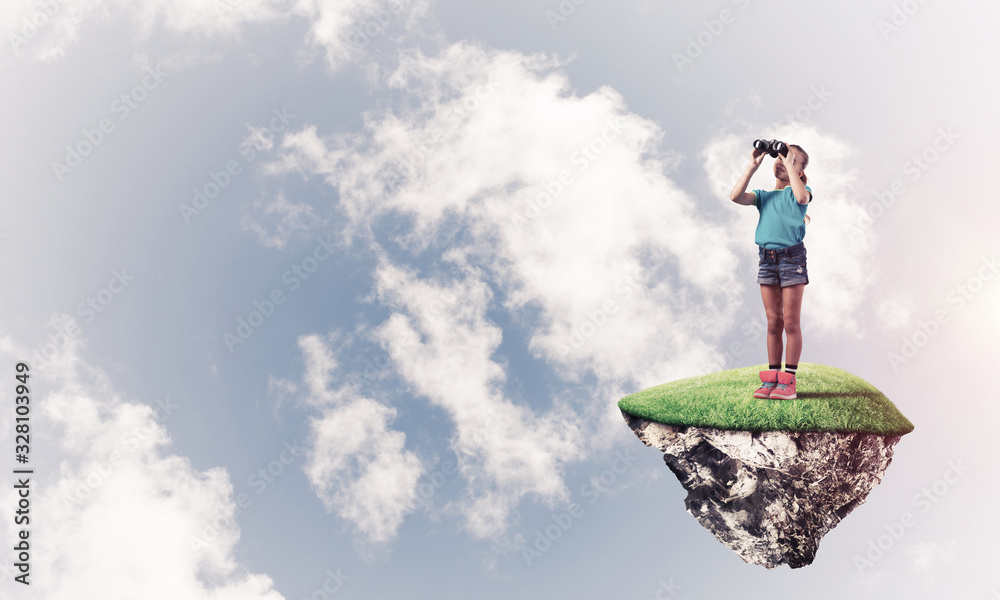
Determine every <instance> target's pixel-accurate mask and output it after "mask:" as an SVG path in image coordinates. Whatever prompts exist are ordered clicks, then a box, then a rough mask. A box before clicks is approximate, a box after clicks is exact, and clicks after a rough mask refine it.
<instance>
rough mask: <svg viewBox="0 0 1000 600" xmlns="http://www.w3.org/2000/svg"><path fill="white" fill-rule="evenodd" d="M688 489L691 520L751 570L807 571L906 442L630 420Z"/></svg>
mask: <svg viewBox="0 0 1000 600" xmlns="http://www.w3.org/2000/svg"><path fill="white" fill-rule="evenodd" d="M622 414H623V415H624V416H625V421H626V422H627V423H628V425H629V427H630V428H631V429H632V431H633V432H635V434H636V436H638V437H639V439H640V440H642V442H643V443H644V444H646V445H647V446H652V447H655V448H658V449H659V450H661V451H662V452H663V460H664V462H666V463H667V466H668V467H669V468H670V470H671V471H673V473H674V475H676V476H677V479H679V480H680V482H681V485H683V486H684V489H686V490H687V491H688V495H687V498H686V499H685V500H684V503H685V505H686V506H687V510H688V512H689V513H691V514H692V515H694V517H695V518H697V519H698V521H699V522H700V523H701V524H702V525H703V526H704V527H705V528H706V529H708V530H709V531H711V532H712V533H714V534H715V537H716V538H718V540H719V541H720V542H722V543H723V544H726V545H727V546H729V547H730V548H732V550H733V551H734V552H736V554H738V555H739V556H740V558H742V559H743V560H745V561H746V562H748V563H751V564H755V565H761V566H763V567H767V568H768V569H773V568H774V567H776V566H778V565H782V564H787V565H789V566H790V567H792V568H793V569H794V568H798V567H804V566H806V565H808V564H810V563H812V561H813V559H814V558H815V557H816V550H817V548H818V547H819V540H820V539H821V538H822V537H823V536H824V535H826V533H827V532H828V531H830V530H831V529H833V528H834V527H836V525H837V524H838V523H839V522H840V521H841V520H842V519H843V518H844V517H846V516H847V515H848V514H849V513H850V512H851V511H852V510H854V509H855V508H856V507H857V506H859V505H860V504H862V503H864V501H865V498H866V497H867V496H868V493H869V492H870V491H871V490H872V488H874V487H875V486H876V485H878V484H879V483H880V482H881V481H882V476H883V474H884V473H885V470H886V469H887V468H888V467H889V464H890V463H891V462H892V454H893V447H894V446H895V444H896V442H898V441H899V437H898V436H897V437H894V436H882V435H875V434H868V433H833V432H786V431H764V432H749V431H729V430H722V429H713V428H709V427H686V426H674V425H664V424H662V423H656V422H653V421H649V420H647V419H643V418H640V417H635V416H632V415H629V414H628V413H624V412H623V413H622Z"/></svg>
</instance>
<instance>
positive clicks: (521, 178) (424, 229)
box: [272, 43, 739, 383]
mask: <svg viewBox="0 0 1000 600" xmlns="http://www.w3.org/2000/svg"><path fill="white" fill-rule="evenodd" d="M558 66H559V63H558V62H557V61H554V60H552V59H549V58H546V57H544V56H525V55H522V54H519V53H514V52H501V51H492V50H487V49H483V48H480V47H477V46H475V45H470V44H466V43H459V44H455V45H453V46H451V47H449V48H447V49H446V50H444V51H442V52H441V53H440V55H437V56H425V55H424V54H422V53H419V52H412V53H406V54H405V55H404V56H403V59H402V62H401V64H400V66H399V69H398V71H397V72H396V74H395V75H394V76H393V77H390V78H389V82H390V84H391V85H393V86H396V87H399V88H401V89H405V90H406V92H407V93H409V94H412V95H413V96H414V101H413V102H412V105H413V106H414V107H415V108H413V109H411V110H407V111H400V112H398V113H393V112H388V113H384V114H377V113H370V114H368V115H367V118H366V131H365V133H364V134H343V135H333V136H330V137H329V138H327V139H323V138H320V137H319V135H318V133H317V132H316V130H315V129H314V128H306V129H303V130H301V131H300V132H298V133H296V134H293V135H289V136H286V138H285V139H284V141H283V148H284V149H285V156H284V158H283V160H282V161H280V162H279V163H278V164H275V165H272V171H273V172H283V171H290V170H300V171H303V172H306V173H309V174H320V175H322V176H324V177H325V178H326V180H327V181H328V182H330V183H331V185H335V186H336V187H337V188H338V191H339V194H340V208H341V210H343V212H344V213H345V214H346V215H347V217H348V218H349V219H350V221H351V225H352V226H353V227H354V228H355V229H356V230H358V231H362V232H363V231H365V230H368V229H370V228H371V226H372V224H373V223H375V222H377V221H378V220H379V219H380V218H383V217H386V216H389V215H395V216H402V217H404V218H405V219H407V220H408V221H409V222H411V223H412V227H410V228H409V229H408V230H406V231H404V232H402V233H401V234H400V235H398V236H397V237H396V238H395V239H393V240H391V242H392V243H393V244H399V245H402V246H403V247H404V248H406V249H408V250H410V251H412V252H413V253H414V254H417V253H419V252H422V251H423V250H424V249H426V248H427V247H430V246H433V247H435V248H437V249H439V250H440V249H445V248H449V249H450V251H451V252H452V255H453V258H454V260H455V261H457V262H463V261H465V262H468V263H469V264H476V265H480V266H482V268H483V269H484V271H485V275H486V277H487V278H488V279H489V280H490V281H493V282H495V283H497V284H498V285H500V286H501V289H502V291H503V296H502V297H500V298H498V301H499V302H501V303H502V304H503V305H504V307H505V308H506V309H507V310H508V311H509V312H511V313H512V314H520V313H522V312H524V311H532V312H536V311H537V314H538V316H539V321H538V322H537V323H533V324H532V327H533V333H532V337H531V340H530V347H531V350H532V351H533V352H534V353H535V355H536V356H538V357H539V358H542V359H544V360H546V361H549V362H551V363H552V364H553V365H555V366H557V367H559V368H561V369H562V373H563V374H564V375H566V376H567V377H570V378H576V377H579V376H582V375H583V374H585V373H588V372H593V373H596V374H597V375H598V376H599V377H601V378H602V379H608V380H612V379H617V380H624V379H632V380H636V381H641V382H643V383H647V382H657V381H662V379H663V378H664V377H665V376H666V377H669V376H671V375H672V374H678V375H679V374H682V373H691V372H693V371H695V370H696V369H697V368H698V365H702V364H704V363H705V362H706V361H708V360H709V359H710V358H711V357H713V356H714V355H715V353H716V351H715V349H714V347H713V345H712V343H711V341H712V340H713V339H715V338H717V337H718V336H719V335H720V334H721V333H722V332H723V331H724V329H725V327H726V326H727V325H729V324H731V318H732V314H733V311H734V307H735V306H736V305H737V304H738V299H739V294H738V292H739V285H738V282H737V280H736V278H735V277H734V274H733V271H734V268H735V266H736V263H737V259H736V256H735V254H734V253H733V251H732V245H733V240H732V237H731V235H730V234H729V233H728V232H727V230H726V229H725V228H724V227H722V226H720V225H718V224H716V223H713V222H711V221H708V220H705V219H703V218H700V217H699V216H698V215H697V211H696V202H695V200H694V199H693V198H692V197H690V196H689V195H688V194H686V193H685V192H684V191H682V190H680V189H679V188H678V187H677V186H676V185H675V184H673V182H672V181H671V180H670V179H669V178H668V177H667V176H666V175H665V173H666V172H667V171H669V170H670V169H672V168H673V165H674V158H673V157H672V156H670V155H666V154H663V153H662V152H661V151H660V150H659V146H660V145H661V142H662V132H661V131H660V130H659V128H658V127H657V126H656V125H655V124H654V123H652V122H650V121H648V120H646V119H643V118H641V117H639V116H638V115H635V114H633V113H629V112H628V111H627V109H626V108H625V106H624V101H623V99H622V98H621V96H620V95H618V94H617V93H616V92H614V90H612V89H610V88H601V89H599V90H597V91H595V92H594V93H592V94H590V95H588V96H586V97H583V98H580V97H576V96H573V95H571V94H570V92H569V82H568V81H567V80H566V78H565V76H564V75H563V74H562V73H561V72H559V71H558V70H557V67H558ZM459 232H461V235H462V236H464V237H463V239H464V240H468V241H463V243H461V244H457V245H456V243H455V242H456V240H457V239H458V238H459V235H460V234H459ZM388 241H389V240H374V242H373V243H375V244H379V245H380V244H384V243H386V242H388Z"/></svg>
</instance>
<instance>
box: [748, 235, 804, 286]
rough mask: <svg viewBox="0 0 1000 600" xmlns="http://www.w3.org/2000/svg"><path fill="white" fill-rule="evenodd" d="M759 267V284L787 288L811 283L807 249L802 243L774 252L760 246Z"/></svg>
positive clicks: (777, 249)
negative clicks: (807, 267) (807, 266)
mask: <svg viewBox="0 0 1000 600" xmlns="http://www.w3.org/2000/svg"><path fill="white" fill-rule="evenodd" d="M758 248H759V252H758V259H759V265H758V269H757V283H759V284H761V285H780V286H781V287H787V286H789V285H795V284H797V283H805V284H808V283H809V271H807V270H806V247H805V245H804V244H803V243H802V242H799V243H798V244H795V245H794V246H788V247H787V248H776V249H773V250H768V249H765V248H763V247H761V246H758Z"/></svg>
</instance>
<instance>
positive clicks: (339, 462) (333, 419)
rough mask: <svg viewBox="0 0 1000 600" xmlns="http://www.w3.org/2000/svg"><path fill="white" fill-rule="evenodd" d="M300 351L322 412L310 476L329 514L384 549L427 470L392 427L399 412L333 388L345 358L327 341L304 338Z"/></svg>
mask: <svg viewBox="0 0 1000 600" xmlns="http://www.w3.org/2000/svg"><path fill="white" fill-rule="evenodd" d="M328 339H330V341H333V340H334V339H335V338H328ZM299 349H300V350H301V351H302V356H303V360H304V361H305V363H306V366H305V373H304V375H303V384H304V386H305V387H306V389H307V390H308V397H307V399H306V401H307V402H308V403H309V404H310V405H313V406H316V407H319V408H320V410H321V413H320V416H319V417H312V418H310V420H309V427H310V448H309V450H308V452H307V456H308V457H307V461H306V464H305V465H304V466H303V471H305V473H306V476H307V477H308V478H309V481H310V483H311V484H312V487H313V490H314V491H315V492H316V494H317V495H318V496H319V498H320V499H321V500H322V501H323V504H324V505H325V506H326V508H327V510H330V511H335V512H336V513H337V514H338V515H339V516H340V517H341V518H342V519H344V520H345V521H347V522H349V523H351V524H352V525H353V527H354V529H355V533H356V534H357V537H356V539H357V541H358V542H360V544H361V545H362V547H363V549H364V550H365V551H370V550H374V549H377V548H378V547H380V546H384V545H385V544H386V543H387V542H390V541H392V539H393V538H394V537H395V535H396V531H397V530H398V528H399V526H400V525H401V524H402V522H403V519H404V517H405V516H406V515H407V514H408V513H410V512H412V511H413V510H414V504H415V501H416V486H417V480H418V479H419V478H420V476H421V475H422V474H423V472H424V470H425V469H424V466H423V464H422V463H421V461H420V459H419V458H418V457H417V456H416V454H414V453H413V452H411V451H408V450H406V449H405V444H406V435H405V434H403V433H402V432H399V431H396V430H392V429H390V428H389V427H388V424H389V422H390V421H392V420H393V419H394V418H395V417H396V410H395V409H393V408H390V407H387V406H385V405H383V404H381V403H379V402H376V401H374V400H371V399H369V398H365V397H361V396H358V395H357V394H355V393H354V392H353V390H351V389H349V388H337V389H330V386H331V383H332V381H333V375H334V373H333V372H334V370H335V369H336V368H337V360H336V357H335V356H334V353H333V351H332V350H331V349H330V347H329V346H328V345H327V341H325V340H324V339H323V338H321V337H320V336H318V335H315V334H313V335H307V336H302V337H300V338H299ZM285 387H287V386H285Z"/></svg>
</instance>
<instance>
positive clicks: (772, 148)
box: [753, 140, 788, 158]
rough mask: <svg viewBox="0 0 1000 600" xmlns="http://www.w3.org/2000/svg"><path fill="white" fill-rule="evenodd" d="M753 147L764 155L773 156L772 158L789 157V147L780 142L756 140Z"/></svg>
mask: <svg viewBox="0 0 1000 600" xmlns="http://www.w3.org/2000/svg"><path fill="white" fill-rule="evenodd" d="M753 147H754V149H755V150H760V151H761V152H763V153H767V154H770V155H771V158H778V155H779V154H780V155H782V156H788V145H787V144H785V142H779V141H778V140H754V141H753Z"/></svg>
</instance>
